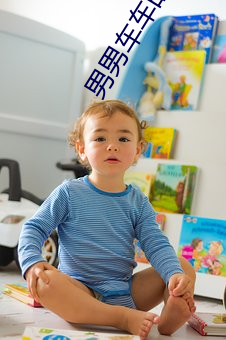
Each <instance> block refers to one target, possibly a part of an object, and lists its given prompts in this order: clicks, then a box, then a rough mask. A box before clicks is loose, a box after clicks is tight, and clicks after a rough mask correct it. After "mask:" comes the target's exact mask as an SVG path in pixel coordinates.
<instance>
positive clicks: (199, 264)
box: [178, 215, 226, 298]
mask: <svg viewBox="0 0 226 340" xmlns="http://www.w3.org/2000/svg"><path fill="white" fill-rule="evenodd" d="M178 255H179V256H183V257H184V258H186V259H187V260H188V261H189V262H190V263H191V265H192V266H193V267H194V269H195V271H196V272H198V273H203V274H208V275H216V276H225V277H226V220H220V219H213V218H205V217H199V216H190V215H185V216H183V220H182V227H181V233H180V240H179V246H178ZM225 282H226V280H225ZM222 298H223V297H222Z"/></svg>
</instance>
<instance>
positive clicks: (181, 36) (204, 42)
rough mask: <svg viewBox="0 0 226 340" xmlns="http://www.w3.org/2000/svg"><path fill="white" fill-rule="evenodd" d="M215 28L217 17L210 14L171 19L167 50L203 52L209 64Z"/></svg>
mask: <svg viewBox="0 0 226 340" xmlns="http://www.w3.org/2000/svg"><path fill="white" fill-rule="evenodd" d="M217 27H218V17H217V16H216V15H215V14H212V13H211V14H200V15H186V16H179V17H173V23H172V26H171V28H170V33H169V45H168V50H169V51H194V50H204V51H205V52H206V63H209V62H210V59H211V52H212V47H213V43H214V38H215V36H216V32H217Z"/></svg>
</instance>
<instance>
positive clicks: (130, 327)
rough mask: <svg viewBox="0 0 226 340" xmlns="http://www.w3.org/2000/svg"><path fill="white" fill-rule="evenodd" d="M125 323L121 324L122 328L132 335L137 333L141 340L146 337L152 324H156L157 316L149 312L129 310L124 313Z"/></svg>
mask: <svg viewBox="0 0 226 340" xmlns="http://www.w3.org/2000/svg"><path fill="white" fill-rule="evenodd" d="M124 320H125V323H124V324H123V325H122V329H125V325H126V324H127V326H126V330H127V331H128V332H130V333H132V334H134V335H139V336H140V339H141V340H144V339H146V338H147V336H148V334H149V333H150V331H151V328H152V326H153V325H154V324H158V322H159V316H158V315H156V314H153V313H149V312H141V311H138V310H130V311H129V312H128V313H126V315H125V319H124Z"/></svg>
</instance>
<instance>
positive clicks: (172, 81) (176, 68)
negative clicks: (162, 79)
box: [163, 51, 205, 110]
mask: <svg viewBox="0 0 226 340" xmlns="http://www.w3.org/2000/svg"><path fill="white" fill-rule="evenodd" d="M163 68H164V70H165V73H166V78H167V81H168V83H169V85H170V87H171V91H172V94H171V106H170V109H171V110H195V109H197V108H198V103H199V97H200V92H201V86H202V79H203V74H204V68H205V51H189V52H167V53H166V56H165V59H164V65H163Z"/></svg>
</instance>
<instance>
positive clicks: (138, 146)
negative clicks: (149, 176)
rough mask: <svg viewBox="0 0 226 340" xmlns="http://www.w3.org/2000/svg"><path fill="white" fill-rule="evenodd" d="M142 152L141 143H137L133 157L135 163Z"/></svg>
mask: <svg viewBox="0 0 226 340" xmlns="http://www.w3.org/2000/svg"><path fill="white" fill-rule="evenodd" d="M142 150H143V145H142V143H141V142H139V143H138V145H137V153H136V155H135V159H134V161H135V163H136V162H137V161H138V159H139V158H140V156H141V154H142Z"/></svg>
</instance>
